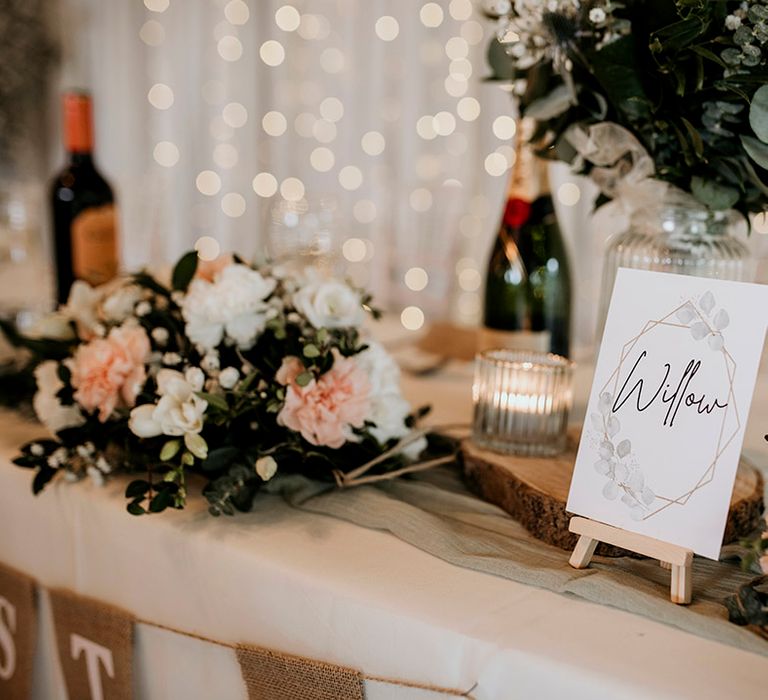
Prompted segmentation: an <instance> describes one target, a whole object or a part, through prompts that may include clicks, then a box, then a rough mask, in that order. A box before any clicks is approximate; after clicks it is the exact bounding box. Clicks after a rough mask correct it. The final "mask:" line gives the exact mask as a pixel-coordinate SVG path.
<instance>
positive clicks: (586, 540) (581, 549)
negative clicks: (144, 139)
mask: <svg viewBox="0 0 768 700" xmlns="http://www.w3.org/2000/svg"><path fill="white" fill-rule="evenodd" d="M597 544H598V541H597V540H593V539H592V538H591V537H588V536H587V535H582V536H581V537H579V541H578V542H577V543H576V546H575V547H574V548H573V554H571V558H570V560H569V562H568V563H569V564H570V565H571V566H572V567H573V568H574V569H584V568H586V567H587V566H589V562H590V561H592V555H593V554H594V553H595V548H596V547H597Z"/></svg>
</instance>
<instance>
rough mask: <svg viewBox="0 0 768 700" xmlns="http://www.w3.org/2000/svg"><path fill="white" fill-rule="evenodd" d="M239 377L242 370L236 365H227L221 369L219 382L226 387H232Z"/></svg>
mask: <svg viewBox="0 0 768 700" xmlns="http://www.w3.org/2000/svg"><path fill="white" fill-rule="evenodd" d="M238 379H240V372H238V371H237V369H235V368H234V367H227V368H225V369H223V370H221V374H219V384H221V386H222V388H224V389H232V388H233V387H234V386H235V384H237V380H238Z"/></svg>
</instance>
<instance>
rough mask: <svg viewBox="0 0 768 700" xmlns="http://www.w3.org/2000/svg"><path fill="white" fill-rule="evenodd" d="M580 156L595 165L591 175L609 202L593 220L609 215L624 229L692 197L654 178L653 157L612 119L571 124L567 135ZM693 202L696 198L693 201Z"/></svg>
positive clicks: (614, 223) (614, 222)
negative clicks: (591, 123)
mask: <svg viewBox="0 0 768 700" xmlns="http://www.w3.org/2000/svg"><path fill="white" fill-rule="evenodd" d="M567 138H568V140H569V141H570V143H571V145H572V146H573V147H574V148H575V149H576V151H577V152H578V154H579V156H580V157H581V158H582V159H583V160H586V161H589V162H590V163H592V165H593V166H594V167H593V168H592V170H591V171H590V177H591V178H592V180H594V182H595V184H597V186H598V187H599V188H600V190H601V191H602V193H603V194H604V195H606V196H607V197H609V198H610V199H611V200H612V201H610V202H608V203H607V204H605V205H603V206H602V207H600V209H598V210H597V212H596V214H595V218H596V219H602V218H603V217H605V218H606V219H607V218H610V219H611V220H612V222H613V225H614V226H615V225H616V224H617V223H620V224H621V229H620V230H626V229H627V228H628V227H629V223H630V221H633V222H635V223H637V222H638V220H639V219H641V218H643V217H646V216H654V215H655V214H657V213H658V211H659V208H661V207H663V206H666V205H669V204H671V203H672V202H673V201H675V202H680V203H681V202H682V201H683V200H689V201H690V200H693V197H692V196H691V195H688V194H686V193H685V192H683V191H682V190H680V189H678V188H676V187H674V186H673V185H670V184H669V183H667V182H662V181H661V180H657V179H655V178H654V177H653V176H654V174H655V172H656V168H655V166H654V163H653V159H652V158H651V156H650V155H648V151H646V150H645V148H644V147H643V145H642V144H641V143H640V142H639V141H638V140H637V138H636V137H635V136H634V135H633V134H632V133H631V132H630V131H628V130H627V129H625V128H624V127H622V126H619V125H618V124H614V123H613V122H601V123H599V124H594V125H592V126H589V127H581V126H574V127H572V128H571V129H570V130H569V131H568V134H567ZM693 201H695V200H693Z"/></svg>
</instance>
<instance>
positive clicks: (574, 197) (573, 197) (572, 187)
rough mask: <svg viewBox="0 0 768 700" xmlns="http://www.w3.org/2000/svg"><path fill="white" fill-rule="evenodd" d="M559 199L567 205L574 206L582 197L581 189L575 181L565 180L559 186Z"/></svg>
mask: <svg viewBox="0 0 768 700" xmlns="http://www.w3.org/2000/svg"><path fill="white" fill-rule="evenodd" d="M557 199H558V200H559V201H560V203H561V204H564V205H565V206H566V207H572V206H574V205H575V204H578V202H579V200H580V199H581V189H580V188H579V186H578V185H577V184H576V183H575V182H564V183H563V184H562V185H560V187H558V188H557Z"/></svg>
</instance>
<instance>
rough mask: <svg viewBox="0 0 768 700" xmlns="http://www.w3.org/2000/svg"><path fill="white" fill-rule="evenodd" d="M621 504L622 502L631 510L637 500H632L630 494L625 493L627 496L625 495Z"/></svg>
mask: <svg viewBox="0 0 768 700" xmlns="http://www.w3.org/2000/svg"><path fill="white" fill-rule="evenodd" d="M621 502H622V503H623V504H624V505H625V506H629V507H630V508H631V507H632V506H634V505H635V499H634V498H632V496H631V495H630V494H628V493H625V494H624V495H623V496H622V497H621Z"/></svg>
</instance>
